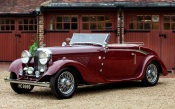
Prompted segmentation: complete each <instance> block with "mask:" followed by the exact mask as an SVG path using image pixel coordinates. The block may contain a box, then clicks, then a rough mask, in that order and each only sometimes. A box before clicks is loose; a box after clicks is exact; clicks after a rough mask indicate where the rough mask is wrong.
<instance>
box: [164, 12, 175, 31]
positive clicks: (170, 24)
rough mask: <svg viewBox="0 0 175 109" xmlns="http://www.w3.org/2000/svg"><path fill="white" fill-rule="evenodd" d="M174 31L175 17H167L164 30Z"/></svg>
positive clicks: (165, 17)
mask: <svg viewBox="0 0 175 109" xmlns="http://www.w3.org/2000/svg"><path fill="white" fill-rule="evenodd" d="M174 29H175V15H165V16H164V30H174Z"/></svg>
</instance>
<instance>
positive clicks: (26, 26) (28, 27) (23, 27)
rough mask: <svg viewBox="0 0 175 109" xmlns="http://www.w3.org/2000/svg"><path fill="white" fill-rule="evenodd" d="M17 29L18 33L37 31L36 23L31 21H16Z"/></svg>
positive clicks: (33, 20)
mask: <svg viewBox="0 0 175 109" xmlns="http://www.w3.org/2000/svg"><path fill="white" fill-rule="evenodd" d="M18 29H19V30H20V31H35V30H37V21H36V19H35V18H33V19H27V18H26V19H25V18H24V19H19V20H18Z"/></svg>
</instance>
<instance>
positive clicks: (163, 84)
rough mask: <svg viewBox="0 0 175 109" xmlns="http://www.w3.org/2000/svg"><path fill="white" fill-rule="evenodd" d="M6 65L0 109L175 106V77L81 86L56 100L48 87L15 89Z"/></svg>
mask: <svg viewBox="0 0 175 109" xmlns="http://www.w3.org/2000/svg"><path fill="white" fill-rule="evenodd" d="M7 66H8V65H7V64H2V63H1V64H0V87H1V90H0V109H39V108H40V109H56V108H57V109H175V78H174V79H173V78H160V80H159V82H158V84H157V85H156V86H155V87H143V86H142V84H141V83H140V82H124V83H116V84H107V85H96V86H85V87H79V88H78V90H77V93H76V94H75V95H74V96H73V98H71V99H65V100H57V99H56V98H55V97H54V96H53V95H52V93H51V91H50V89H49V88H41V87H35V88H34V89H33V91H32V92H31V93H29V94H21V95H19V94H16V93H15V92H13V91H12V89H11V88H10V85H9V83H5V82H4V78H5V77H8V75H9V73H8V71H7Z"/></svg>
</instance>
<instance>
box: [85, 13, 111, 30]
mask: <svg viewBox="0 0 175 109" xmlns="http://www.w3.org/2000/svg"><path fill="white" fill-rule="evenodd" d="M82 29H83V30H111V29H112V21H111V20H110V19H108V18H107V17H106V16H105V15H83V16H82Z"/></svg>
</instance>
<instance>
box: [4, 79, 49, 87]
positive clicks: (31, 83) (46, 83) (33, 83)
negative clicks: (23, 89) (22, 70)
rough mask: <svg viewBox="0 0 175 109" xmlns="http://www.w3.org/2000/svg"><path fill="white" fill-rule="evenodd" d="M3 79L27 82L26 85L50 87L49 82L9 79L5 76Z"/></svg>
mask: <svg viewBox="0 0 175 109" xmlns="http://www.w3.org/2000/svg"><path fill="white" fill-rule="evenodd" d="M4 81H5V82H10V83H18V84H28V85H33V86H41V87H50V83H49V82H32V81H25V80H17V79H9V78H5V79H4Z"/></svg>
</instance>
